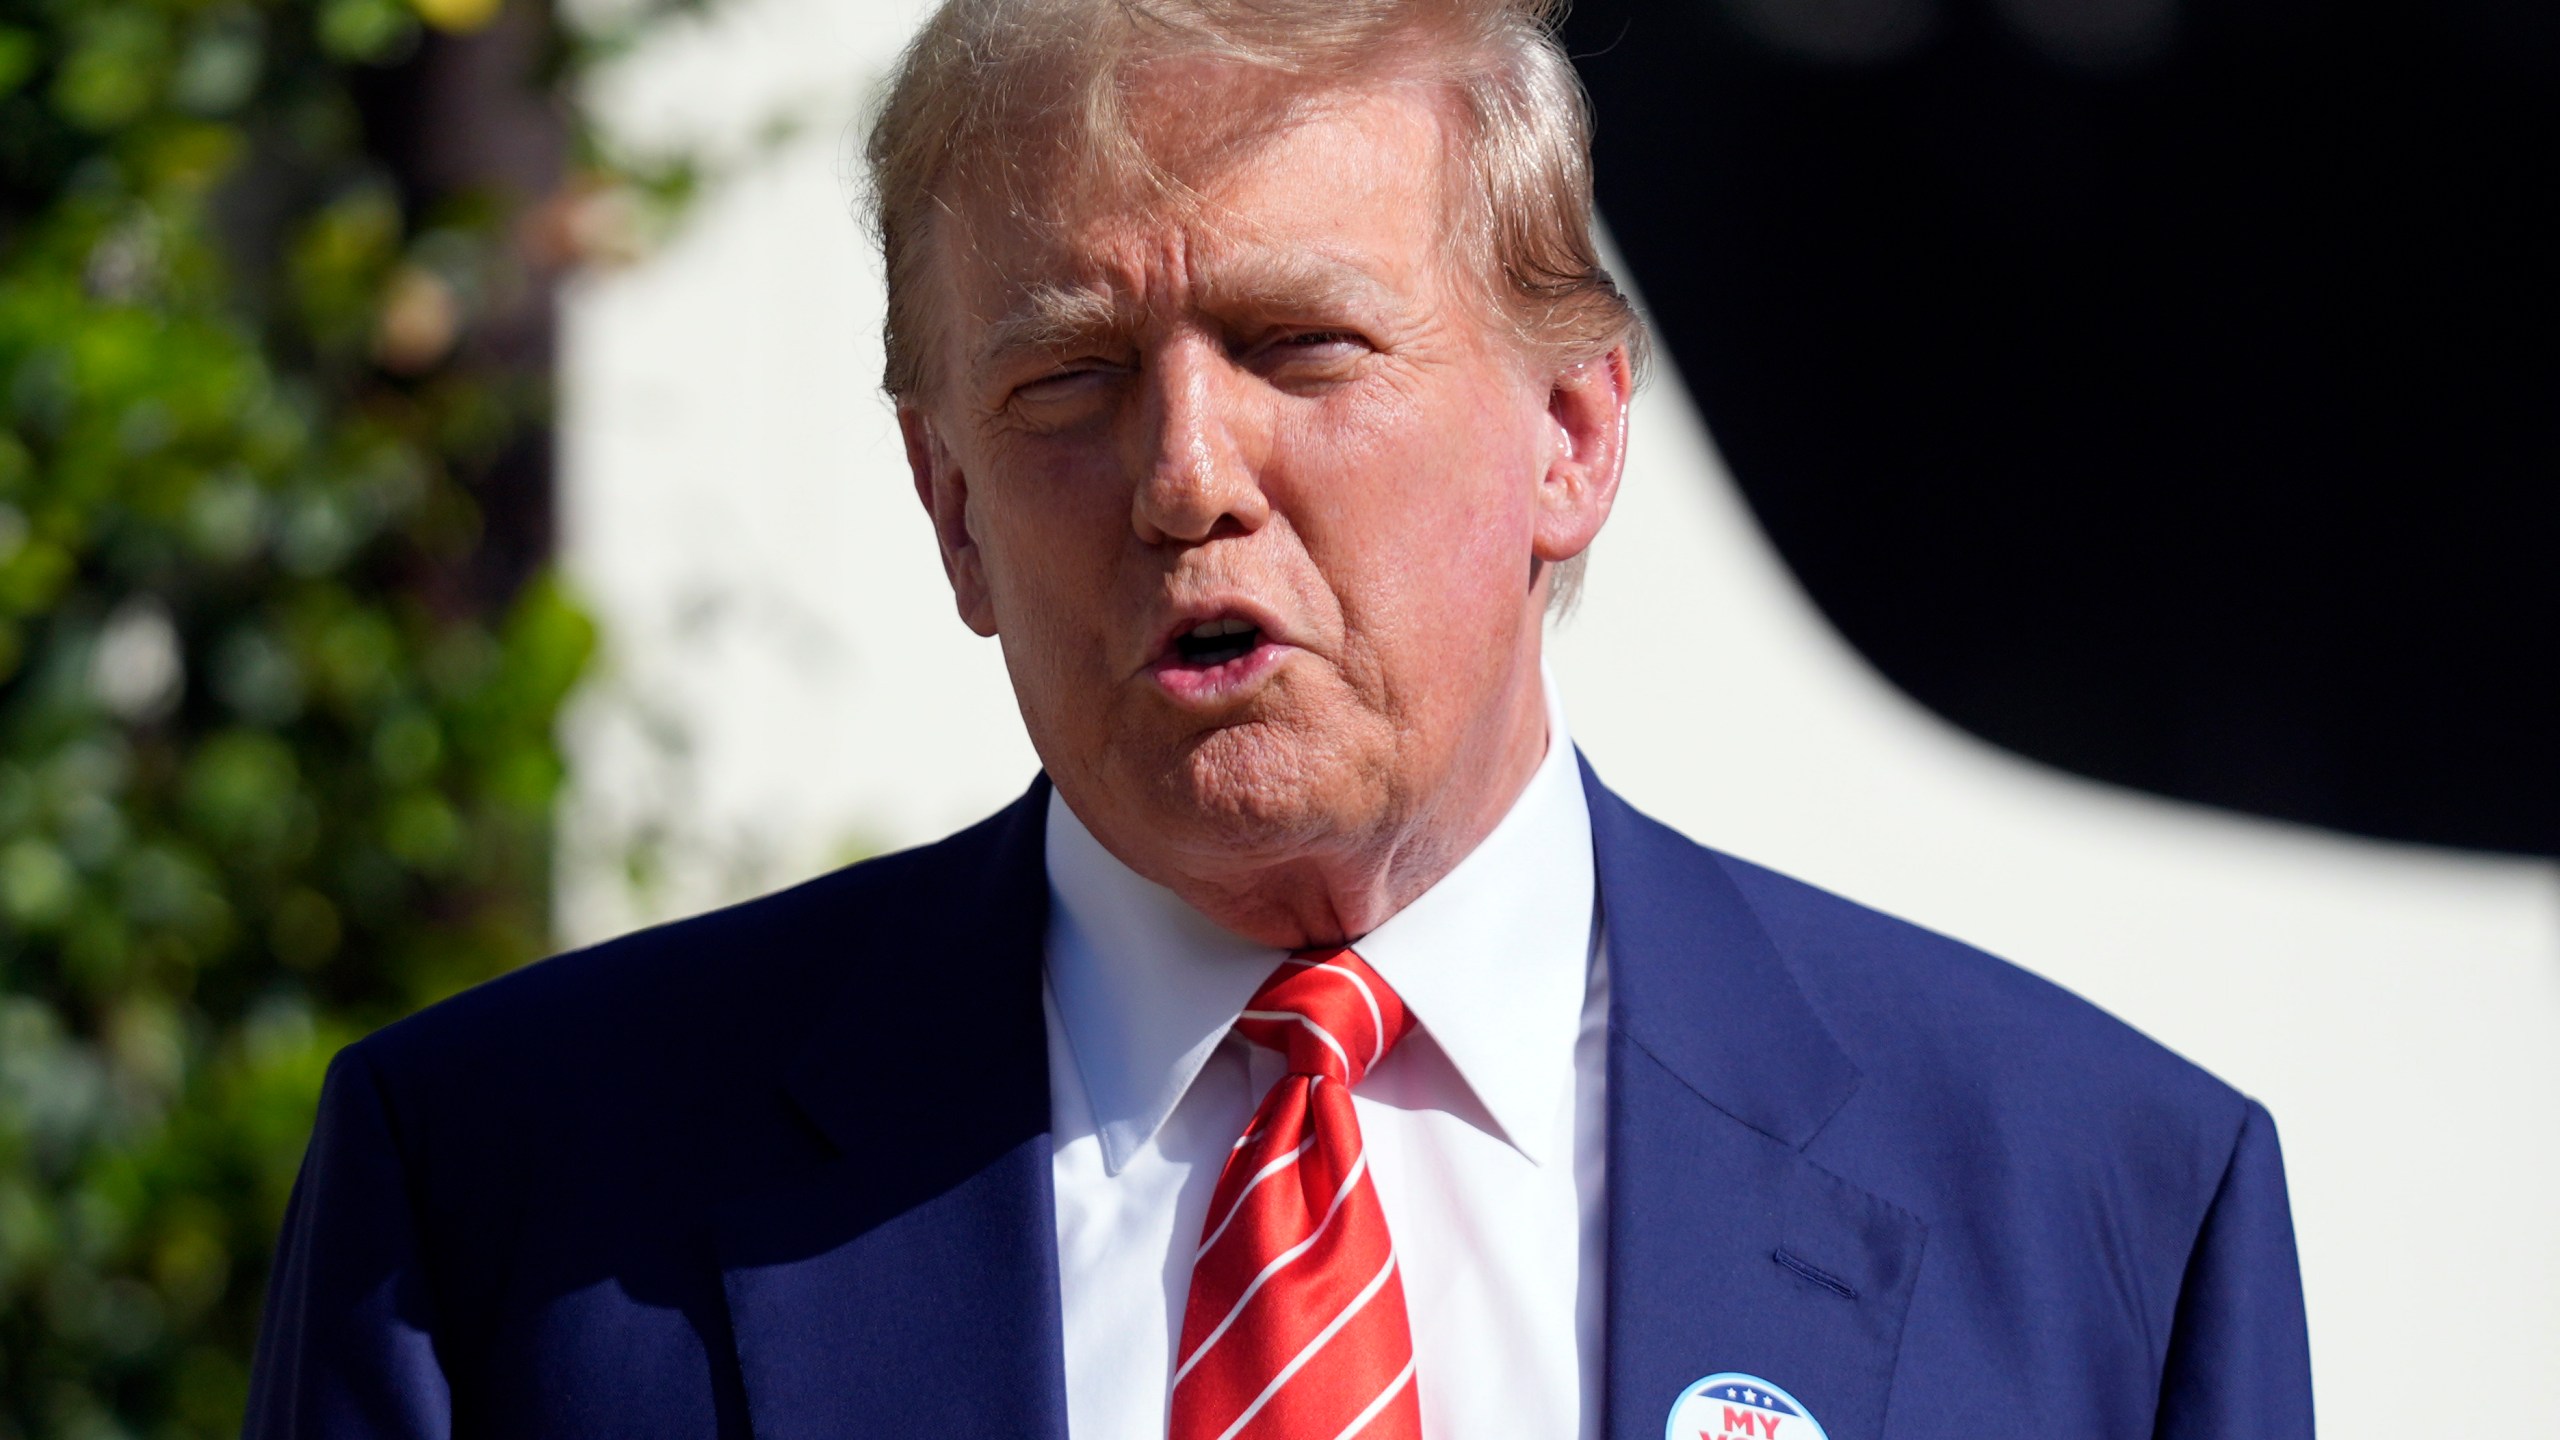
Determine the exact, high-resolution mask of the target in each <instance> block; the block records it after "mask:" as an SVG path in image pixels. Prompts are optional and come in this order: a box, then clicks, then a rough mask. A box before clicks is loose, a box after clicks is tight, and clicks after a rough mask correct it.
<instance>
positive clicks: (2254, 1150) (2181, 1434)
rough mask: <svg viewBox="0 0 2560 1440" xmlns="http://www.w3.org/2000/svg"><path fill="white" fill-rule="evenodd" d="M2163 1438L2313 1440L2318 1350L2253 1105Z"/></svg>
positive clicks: (2190, 1282) (2279, 1186)
mask: <svg viewBox="0 0 2560 1440" xmlns="http://www.w3.org/2000/svg"><path fill="white" fill-rule="evenodd" d="M2155 1433H2156V1435H2157V1437H2158V1440H2311V1435H2312V1429H2311V1345H2310V1339H2309V1336H2308V1335H2307V1333H2306V1332H2305V1330H2304V1326H2303V1315H2302V1270H2301V1266H2300V1263H2299V1262H2298V1261H2297V1260H2296V1258H2295V1256H2294V1247H2293V1214H2292V1208H2291V1205H2290V1204H2289V1202H2288V1201H2287V1199H2286V1196H2285V1184H2284V1156H2283V1154H2282V1153H2281V1152H2280V1151H2279V1150H2278V1149H2277V1147H2276V1126H2275V1120H2274V1119H2273V1118H2272V1117H2270V1116H2269V1115H2268V1114H2267V1112H2266V1111H2265V1110H2264V1109H2262V1108H2260V1107H2259V1105H2258V1104H2257V1102H2255V1101H2251V1102H2250V1103H2249V1108H2248V1111H2247V1114H2246V1115H2245V1116H2244V1118H2243V1119H2242V1121H2241V1124H2240V1138H2239V1140H2238V1142H2237V1143H2236V1144H2235V1145H2234V1146H2233V1147H2232V1152H2231V1159H2230V1163H2229V1164H2228V1166H2227V1167H2226V1168H2225V1169H2224V1171H2223V1176H2222V1185H2221V1188H2220V1189H2219V1190H2218V1191H2217V1192H2216V1193H2215V1195H2214V1198H2213V1206H2212V1208H2211V1209H2210V1210H2208V1211H2206V1213H2205V1218H2204V1227H2203V1229H2202V1230H2201V1231H2200V1232H2199V1233H2198V1234H2197V1236H2196V1246H2195V1251H2194V1253H2193V1254H2192V1255H2191V1256H2190V1257H2189V1258H2188V1260H2187V1274H2186V1282H2185V1285H2184V1286H2183V1287H2182V1289H2181V1290H2180V1291H2179V1295H2178V1311H2177V1319H2176V1322H2175V1326H2174V1328H2173V1329H2172V1330H2171V1331H2170V1335H2169V1356H2168V1364H2167V1367H2166V1370H2165V1372H2164V1373H2163V1375H2162V1377H2161V1386H2160V1410H2159V1426H2158V1429H2157V1431H2156V1432H2155Z"/></svg>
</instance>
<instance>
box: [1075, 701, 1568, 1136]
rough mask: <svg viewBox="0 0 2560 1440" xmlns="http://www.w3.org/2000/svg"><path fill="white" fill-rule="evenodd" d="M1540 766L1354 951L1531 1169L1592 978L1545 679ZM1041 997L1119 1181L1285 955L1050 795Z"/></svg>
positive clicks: (1564, 738)
mask: <svg viewBox="0 0 2560 1440" xmlns="http://www.w3.org/2000/svg"><path fill="white" fill-rule="evenodd" d="M1546 700H1547V753H1546V756H1545V758H1544V759H1543V760H1541V761H1540V762H1539V765H1538V768H1537V770H1536V771H1535V772H1534V773H1533V774H1532V775H1531V776H1530V778H1529V783H1528V785H1527V786H1526V787H1525V788H1524V789H1523V790H1522V791H1521V793H1520V796H1519V798H1518V799H1517V800H1515V801H1513V802H1512V806H1511V809H1510V811H1509V812H1508V813H1507V814H1505V815H1504V816H1503V818H1502V821H1501V823H1499V824H1497V825H1496V826H1495V827H1494V829H1493V832H1492V833H1491V834H1489V835H1487V836H1486V837H1485V838H1484V840H1483V842H1482V843H1481V844H1479V845H1477V846H1476V848H1475V849H1474V850H1473V851H1472V852H1470V853H1469V854H1468V855H1467V857H1466V858H1465V859H1463V860H1461V861H1460V862H1459V863H1458V864H1457V866H1456V867H1455V868H1454V869H1452V870H1451V871H1450V872H1449V873H1448V874H1447V875H1444V876H1442V877H1441V878H1440V881H1439V883H1437V884H1435V885H1433V886H1432V887H1431V888H1430V889H1429V890H1427V891H1425V892H1423V894H1422V895H1421V896H1419V897H1418V898H1416V899H1415V900H1414V901H1413V902H1412V903H1411V904H1409V905H1407V906H1406V907H1405V908H1404V909H1402V910H1400V911H1398V912H1397V913H1396V914H1395V915H1393V916H1391V917H1390V918H1389V919H1388V920H1387V921H1386V923H1385V924H1382V925H1380V926H1379V927H1378V928H1377V929H1376V930H1373V931H1371V932H1370V933H1369V934H1368V935H1366V936H1363V937H1361V939H1360V940H1359V942H1358V949H1359V951H1360V955H1361V958H1363V959H1365V960H1367V961H1368V962H1369V964H1370V965H1371V966H1372V967H1374V968H1375V969H1376V970H1377V971H1378V973H1379V974H1380V975H1382V976H1384V977H1385V978H1386V980H1387V983H1388V984H1390V985H1393V986H1394V987H1395V988H1396V993H1397V994H1398V995H1400V996H1402V997H1403V999H1404V1003H1405V1006H1406V1008H1407V1009H1409V1010H1410V1011H1411V1012H1412V1013H1413V1015H1414V1018H1415V1019H1416V1021H1418V1022H1419V1024H1420V1025H1421V1027H1422V1029H1423V1030H1425V1031H1426V1032H1428V1033H1429V1034H1430V1036H1431V1038H1432V1040H1433V1041H1434V1042H1435V1043H1436V1044H1437V1045H1438V1046H1439V1047H1440V1049H1441V1051H1442V1053H1444V1054H1445V1055H1447V1056H1448V1058H1449V1061H1450V1063H1451V1065H1452V1066H1454V1067H1455V1069H1456V1071H1457V1073H1458V1076H1459V1078H1460V1079H1461V1080H1462V1081H1463V1082H1464V1083H1465V1084H1466V1086H1467V1088H1468V1089H1469V1090H1471V1091H1473V1092H1474V1095H1475V1098H1476V1100H1477V1101H1478V1102H1479V1103H1480V1104H1481V1105H1482V1106H1483V1107H1484V1110H1485V1113H1486V1114H1488V1115H1490V1116H1491V1117H1492V1119H1493V1122H1494V1124H1495V1125H1496V1126H1498V1127H1499V1128H1500V1130H1501V1132H1502V1138H1503V1139H1504V1140H1505V1141H1507V1142H1508V1143H1509V1144H1510V1145H1511V1146H1512V1147H1513V1148H1515V1149H1517V1150H1518V1151H1519V1152H1520V1153H1521V1154H1522V1155H1523V1156H1525V1157H1527V1158H1528V1159H1529V1160H1530V1161H1531V1162H1533V1163H1541V1164H1542V1163H1544V1161H1545V1159H1546V1158H1547V1157H1545V1156H1544V1155H1542V1154H1540V1153H1539V1149H1538V1147H1539V1146H1540V1145H1542V1144H1543V1143H1544V1139H1545V1137H1547V1136H1549V1135H1551V1134H1553V1133H1554V1117H1555V1115H1556V1114H1557V1113H1558V1107H1560V1106H1563V1105H1565V1104H1568V1103H1570V1101H1571V1097H1572V1086H1573V1049H1574V1042H1575V1039H1576V1037H1577V1035H1578V1034H1579V1031H1580V1026H1581V1013H1582V999H1583V991H1584V987H1585V986H1586V985H1587V984H1588V982H1589V978H1590V959H1591V944H1592V934H1593V931H1592V915H1593V906H1594V879H1593V873H1592V858H1591V816H1590V812H1589V811H1588V809H1587V808H1586V805H1585V800H1584V796H1583V793H1582V779H1581V775H1580V772H1579V770H1578V769H1577V767H1576V765H1575V761H1574V750H1573V741H1572V737H1571V736H1570V734H1569V733H1568V732H1567V731H1566V729H1565V724H1564V711H1563V707H1562V705H1561V703H1560V702H1559V700H1558V698H1557V695H1556V690H1555V683H1554V680H1553V679H1552V677H1550V678H1548V680H1547V682H1546ZM1047 860H1048V872H1049V888H1050V894H1051V898H1052V900H1053V902H1054V903H1053V904H1052V905H1051V907H1050V922H1049V941H1048V961H1049V988H1050V993H1051V995H1052V997H1053V999H1054V1001H1055V1003H1056V1005H1057V1009H1058V1018H1059V1021H1060V1023H1061V1024H1062V1025H1063V1026H1064V1028H1065V1030H1066V1032H1067V1043H1068V1046H1069V1048H1070V1049H1071V1050H1072V1051H1073V1053H1074V1058H1075V1063H1076V1070H1077V1073H1078V1075H1079V1077H1080V1078H1081V1079H1082V1080H1083V1081H1084V1087H1085V1095H1086V1098H1087V1100H1088V1101H1089V1102H1090V1103H1091V1105H1092V1108H1093V1117H1094V1124H1095V1129H1096V1131H1097V1133H1098V1135H1099V1137H1100V1139H1101V1142H1102V1154H1103V1163H1104V1166H1105V1167H1106V1168H1107V1169H1108V1170H1109V1171H1110V1172H1111V1173H1113V1174H1118V1173H1119V1171H1120V1169H1121V1167H1122V1166H1123V1165H1125V1164H1126V1163H1127V1162H1128V1160H1129V1158H1130V1157H1131V1156H1133V1155H1135V1154H1136V1153H1137V1152H1138V1150H1139V1148H1140V1147H1142V1146H1144V1145H1145V1144H1146V1143H1147V1142H1148V1141H1149V1140H1151V1139H1153V1138H1154V1136H1155V1134H1156V1132H1157V1130H1159V1129H1160V1128H1162V1126H1163V1125H1164V1122H1165V1119H1166V1117H1168V1116H1170V1115H1171V1114H1172V1113H1173V1109H1174V1106H1176V1105H1177V1104H1179V1103H1181V1100H1182V1097H1183V1094H1184V1093H1185V1092H1186V1091H1188V1090H1189V1089H1190V1088H1191V1082H1192V1081H1193V1080H1194V1079H1195V1078H1197V1077H1198V1075H1199V1073H1200V1069H1201V1067H1202V1066H1204V1065H1206V1064H1207V1063H1208V1061H1209V1056H1210V1055H1211V1054H1212V1053H1213V1052H1215V1051H1216V1049H1217V1047H1218V1042H1219V1041H1220V1040H1222V1039H1224V1038H1225V1036H1226V1034H1227V1031H1228V1029H1229V1028H1230V1027H1231V1026H1233V1025H1234V1023H1235V1018H1236V1015H1237V1013H1238V1012H1240V1011H1242V1010H1243V1009H1244V1005H1245V1002H1246V1001H1247V1000H1248V999H1250V998H1252V995H1253V992H1254V989H1255V988H1256V987H1257V986H1259V985H1260V984H1261V983H1262V981H1263V980H1264V978H1265V977H1267V976H1268V975H1270V973H1271V972H1272V970H1273V969H1274V968H1275V967H1277V966H1278V965H1279V963H1280V961H1281V959H1282V958H1284V954H1285V952H1283V951H1279V950H1275V949H1272V948H1270V947H1268V946H1263V945H1257V944H1255V943H1253V942H1252V941H1249V940H1245V939H1242V938H1240V937H1238V936H1235V935H1232V934H1229V933H1228V932H1226V931H1224V930H1221V929H1219V928H1218V927H1217V926H1216V925H1215V924H1213V923H1211V922H1210V920H1209V919H1208V917H1206V916H1204V915H1202V914H1200V912H1198V911H1196V910H1194V909H1192V908H1191V907H1190V905H1189V904H1187V903H1185V902H1184V901H1183V900H1182V898H1181V897H1180V896H1178V895H1176V894H1174V893H1173V892H1172V891H1171V890H1168V889H1166V888H1164V887H1163V886H1161V885H1158V884H1156V883H1154V882H1153V881H1151V880H1148V879H1146V878H1145V877H1144V876H1141V875H1139V874H1138V873H1137V872H1136V871H1134V870H1131V869H1130V868H1129V867H1128V866H1126V865H1124V864H1122V863H1121V862H1120V860H1119V859H1118V857H1116V856H1114V855H1112V854H1111V852H1110V851H1108V850H1105V849H1104V848H1103V847H1102V844H1101V842H1100V841H1098V840H1096V839H1094V838H1093V835H1092V833H1091V832H1090V831H1088V830H1086V829H1085V827H1084V824H1083V822H1082V821H1080V820H1078V819H1077V818H1076V816H1075V812H1074V811H1073V810H1071V809H1069V808H1068V806H1067V804H1066V802H1065V801H1064V800H1062V799H1061V798H1059V796H1058V794H1057V792H1056V791H1055V790H1052V791H1051V792H1050V795H1049V817H1048V837H1047Z"/></svg>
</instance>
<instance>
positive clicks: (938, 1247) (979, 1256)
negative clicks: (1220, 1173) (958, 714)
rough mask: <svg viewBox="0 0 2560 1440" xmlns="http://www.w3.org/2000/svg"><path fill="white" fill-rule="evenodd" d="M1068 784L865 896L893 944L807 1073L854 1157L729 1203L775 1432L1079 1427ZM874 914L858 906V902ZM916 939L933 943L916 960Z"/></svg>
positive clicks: (1027, 1431) (844, 1152)
mask: <svg viewBox="0 0 2560 1440" xmlns="http://www.w3.org/2000/svg"><path fill="white" fill-rule="evenodd" d="M1047 799H1048V790H1047V785H1046V783H1045V782H1043V783H1040V784H1036V785H1034V786H1033V788H1032V791H1031V793H1030V794H1029V795H1027V796H1026V797H1024V799H1023V800H1021V801H1020V802H1018V803H1017V804H1015V805H1014V806H1013V807H1012V808H1011V809H1010V810H1008V811H1006V812H1005V813H1004V814H1003V815H1001V816H998V817H997V818H996V819H995V820H994V821H991V822H989V824H988V825H986V826H983V827H980V829H979V830H977V831H973V832H970V833H969V834H967V835H964V836H961V837H957V838H955V839H954V840H953V841H951V842H947V843H946V845H945V846H944V847H941V853H939V854H933V855H928V856H925V857H920V858H919V859H918V860H917V861H915V862H913V866H914V868H913V870H912V871H910V872H909V873H908V874H906V875H902V876H900V877H899V878H900V883H901V885H902V886H903V887H904V888H903V889H902V893H900V894H899V895H897V896H894V897H890V900H889V903H887V904H884V905H880V906H875V907H873V908H874V909H875V910H878V911H883V912H885V911H887V910H889V909H890V908H891V907H892V906H894V907H895V910H896V913H895V914H887V913H881V914H867V915H864V916H861V917H858V918H859V920H860V922H861V923H864V924H866V925H868V926H870V927H871V929H872V936H871V943H870V944H869V945H867V946H866V949H867V950H868V951H869V953H871V954H875V955H881V956H893V957H902V958H901V960H900V961H899V963H898V964H897V968H896V970H895V972H894V978H891V972H890V971H889V970H888V968H887V967H886V966H885V965H882V966H873V967H864V968H863V969H862V970H861V971H860V972H859V973H854V974H851V975H849V976H848V984H847V987H846V990H845V993H844V994H843V995H842V997H841V998H840V999H839V1000H838V1001H837V1008H836V1012H835V1013H834V1014H833V1015H831V1016H830V1017H829V1018H828V1019H827V1020H826V1021H825V1022H824V1023H822V1024H820V1025H818V1026H817V1027H816V1029H815V1030H814V1032H813V1033H814V1035H815V1036H816V1039H815V1040H814V1041H813V1042H812V1043H811V1045H810V1047H809V1049H808V1050H807V1051H806V1052H805V1053H803V1054H802V1055H801V1056H800V1057H799V1060H798V1063H797V1065H796V1067H795V1068H794V1070H793V1072H792V1079H791V1082H790V1090H791V1096H792V1099H793V1100H794V1102H795V1103H796V1104H797V1105H798V1107H799V1108H800V1110H801V1111H802V1112H803V1113H804V1114H805V1115H806V1116H807V1117H808V1119H809V1120H810V1121H811V1123H812V1124H814V1125H815V1126H816V1128H817V1129H818V1131H819V1132H820V1133H821V1134H823V1135H824V1136H825V1138H826V1140H827V1142H828V1144H829V1146H830V1148H831V1149H832V1151H833V1158H832V1159H829V1160H827V1161H826V1162H824V1163H823V1164H821V1165H819V1166H817V1167H816V1168H815V1169H814V1171H813V1172H811V1173H810V1174H809V1175H807V1176H806V1177H804V1178H803V1179H802V1180H801V1181H799V1182H798V1183H795V1184H791V1185H788V1186H786V1187H784V1188H782V1189H780V1190H777V1191H774V1192H771V1193H767V1194H762V1195H757V1196H754V1197H751V1198H749V1199H747V1200H744V1201H742V1202H739V1203H736V1204H733V1205H731V1206H729V1207H728V1208H727V1209H726V1210H725V1211H724V1212H723V1213H722V1215H721V1216H720V1219H719V1223H718V1227H717V1241H718V1244H719V1249H720V1259H721V1267H722V1285H723V1289H724V1290H725V1292H726V1294H727V1298H728V1303H729V1318H730V1325H731V1329H732V1331H733V1334H734V1337H735V1340H736V1345H737V1354H738V1364H739V1370H740V1374H741V1377H742V1379H743V1381H744V1383H745V1388H746V1399H747V1411H748V1417H749V1420H750V1423H751V1424H752V1425H753V1427H754V1430H755V1433H756V1435H757V1436H758V1437H760V1440H789V1437H796V1436H811V1437H815V1436H829V1437H832V1436H840V1435H845V1434H849V1433H863V1434H882V1435H997V1434H1002V1435H1024V1436H1049V1437H1057V1440H1064V1437H1065V1435H1066V1382H1065V1364H1064V1359H1063V1351H1062V1348H1061V1344H1060V1332H1059V1302H1058V1260H1057V1244H1056V1231H1055V1228H1054V1226H1055V1221H1054V1204H1053V1200H1052V1196H1051V1191H1050V1149H1049V1092H1048V1069H1047V1050H1048V1046H1047V1033H1046V1029H1045V1025H1044V1022H1043V1019H1042V1014H1041V1005H1040V974H1041V944H1042V936H1043V930H1044V927H1045V924H1046V917H1047V905H1048V889H1047V882H1046V878H1045V871H1044V868H1043V864H1042V853H1041V832H1042V821H1043V816H1044V815H1045V810H1046V805H1047ZM852 918H854V917H849V920H850V919H852ZM904 957H912V959H911V960H908V959H906V958H904Z"/></svg>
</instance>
